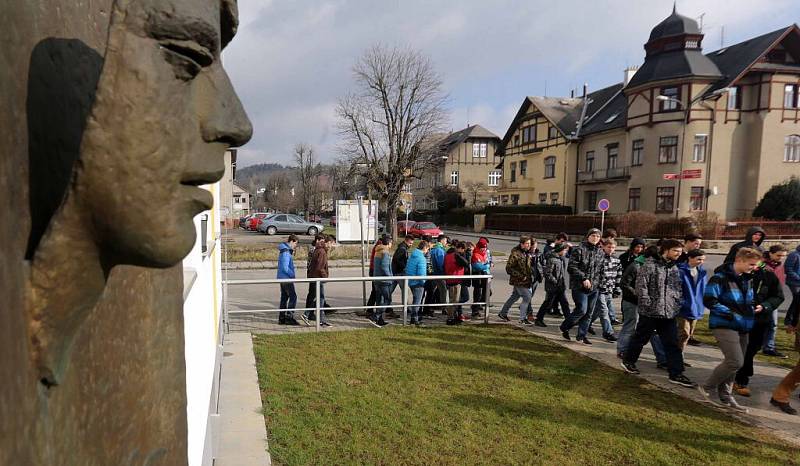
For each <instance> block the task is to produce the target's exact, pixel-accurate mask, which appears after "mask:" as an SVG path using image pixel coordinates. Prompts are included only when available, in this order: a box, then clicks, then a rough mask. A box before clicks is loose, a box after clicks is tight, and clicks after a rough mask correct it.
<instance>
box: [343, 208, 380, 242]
mask: <svg viewBox="0 0 800 466" xmlns="http://www.w3.org/2000/svg"><path fill="white" fill-rule="evenodd" d="M358 204H359V202H358V201H343V200H340V201H336V241H338V242H340V243H342V242H359V241H361V233H360V232H359V224H360V226H361V228H362V229H363V231H364V241H375V239H376V236H375V235H376V228H375V225H376V224H375V221H376V218H377V215H378V201H377V200H373V201H372V202H370V201H368V200H366V199H364V200H363V201H361V216H362V217H363V222H362V223H360V222H359V218H361V217H359V213H358V207H359V206H358Z"/></svg>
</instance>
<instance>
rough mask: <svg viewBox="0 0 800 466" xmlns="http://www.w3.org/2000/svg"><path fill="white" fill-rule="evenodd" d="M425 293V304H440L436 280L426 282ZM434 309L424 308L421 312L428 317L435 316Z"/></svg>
mask: <svg viewBox="0 0 800 466" xmlns="http://www.w3.org/2000/svg"><path fill="white" fill-rule="evenodd" d="M424 290H425V293H423V298H422V299H423V301H424V302H425V304H438V303H440V302H441V301H439V294H438V292H437V291H436V280H427V281H426V282H425V288H424ZM433 311H434V307H433V306H429V307H424V308H422V310H421V311H420V312H422V313H423V314H427V315H433Z"/></svg>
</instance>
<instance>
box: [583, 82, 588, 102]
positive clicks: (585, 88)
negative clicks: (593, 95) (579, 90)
mask: <svg viewBox="0 0 800 466" xmlns="http://www.w3.org/2000/svg"><path fill="white" fill-rule="evenodd" d="M588 93H589V84H587V83H583V98H584V99H585V98H586V94H588Z"/></svg>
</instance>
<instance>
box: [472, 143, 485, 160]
mask: <svg viewBox="0 0 800 466" xmlns="http://www.w3.org/2000/svg"><path fill="white" fill-rule="evenodd" d="M472 156H473V157H475V158H478V157H486V143H485V142H481V143H478V142H474V143H472Z"/></svg>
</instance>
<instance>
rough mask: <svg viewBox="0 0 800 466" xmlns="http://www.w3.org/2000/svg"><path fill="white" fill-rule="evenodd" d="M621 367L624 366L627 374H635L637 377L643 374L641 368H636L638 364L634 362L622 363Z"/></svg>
mask: <svg viewBox="0 0 800 466" xmlns="http://www.w3.org/2000/svg"><path fill="white" fill-rule="evenodd" d="M619 365H620V366H622V368H623V369H625V372H627V373H628V374H635V375H639V374H641V372H640V371H639V368H638V367H636V364H634V363H632V362H625V361H622V362H621V363H619Z"/></svg>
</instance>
